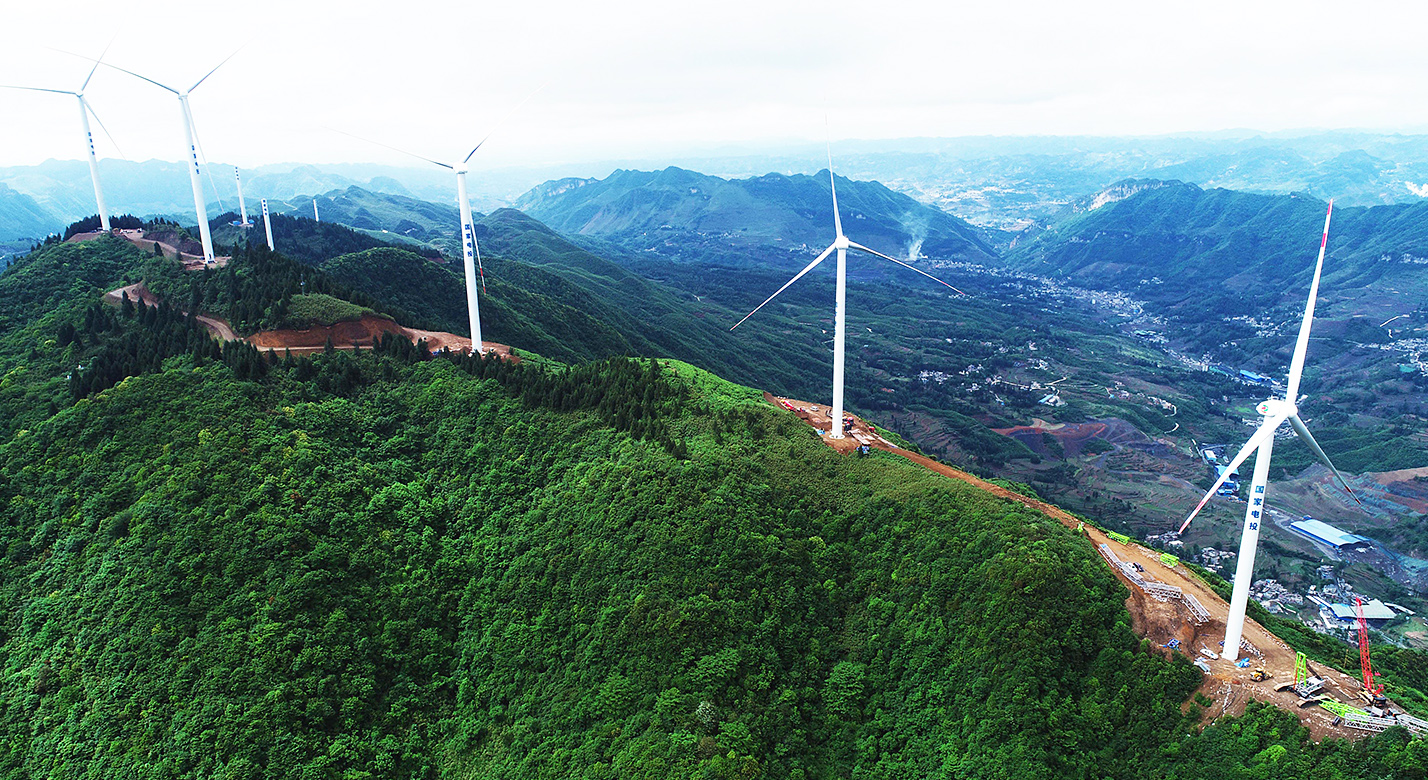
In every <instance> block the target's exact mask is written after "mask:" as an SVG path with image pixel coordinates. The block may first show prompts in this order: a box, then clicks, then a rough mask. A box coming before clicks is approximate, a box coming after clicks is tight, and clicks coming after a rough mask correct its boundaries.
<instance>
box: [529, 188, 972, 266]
mask: <svg viewBox="0 0 1428 780" xmlns="http://www.w3.org/2000/svg"><path fill="white" fill-rule="evenodd" d="M838 202H839V205H840V207H841V208H842V209H843V214H842V216H843V219H844V224H845V229H846V230H847V231H848V233H849V235H850V236H851V237H853V238H854V239H855V240H857V241H858V242H860V243H863V244H866V245H867V246H869V247H872V248H873V249H876V250H878V251H881V252H885V253H887V254H890V255H892V256H894V257H906V256H908V253H909V250H910V249H915V248H920V251H921V252H922V254H924V255H926V256H927V257H929V258H932V259H937V260H965V261H969V262H984V261H986V260H988V259H990V258H992V257H994V256H995V254H996V253H995V251H994V250H993V249H992V248H991V247H990V245H988V244H987V242H986V241H985V240H984V239H983V238H982V236H981V235H980V233H979V232H978V230H977V229H976V228H973V227H972V226H971V225H968V224H967V223H965V222H963V221H962V220H959V219H957V218H956V217H953V216H951V215H949V214H945V213H943V212H941V211H938V210H937V209H934V208H931V207H929V206H925V205H923V204H921V203H918V202H917V201H915V200H913V199H912V198H909V197H907V196H906V195H902V194H899V193H896V192H893V191H892V190H889V189H888V188H886V187H884V186H883V185H881V184H879V183H877V182H862V181H852V180H849V179H844V178H842V177H839V179H838ZM516 207H517V208H519V209H521V210H522V211H525V212H527V213H529V214H530V215H531V216H533V217H535V218H537V219H539V220H541V221H542V222H545V223H546V224H548V225H550V226H551V227H552V228H554V229H555V230H557V231H560V232H562V233H565V234H568V235H581V236H592V237H598V238H604V239H608V240H612V241H616V242H618V243H621V244H624V245H625V246H627V247H630V248H634V249H638V250H650V251H657V252H668V253H671V254H674V255H676V256H679V257H681V258H682V259H687V260H697V259H699V257H700V256H701V253H702V252H705V251H709V250H710V249H711V248H713V247H737V248H744V249H749V250H754V249H758V250H760V251H761V252H763V253H768V252H770V251H773V252H778V253H787V252H791V251H795V250H796V249H799V248H802V249H804V250H806V249H809V248H811V249H813V251H815V252H816V251H818V250H821V249H822V248H823V247H825V246H827V245H828V243H830V242H831V241H832V228H833V207H832V201H831V197H830V192H829V184H828V174H827V171H823V172H821V173H820V174H817V175H814V176H804V175H796V176H784V175H782V174H768V175H766V176H759V177H755V178H750V179H732V180H731V179H720V178H718V177H715V176H706V175H704V174H700V173H695V172H694V171H687V170H683V169H680V168H666V169H664V170H662V171H652V172H646V171H616V172H615V173H613V174H611V175H610V176H609V177H608V178H605V179H603V180H595V179H562V180H559V181H553V182H547V183H546V184H543V185H541V186H539V187H536V188H535V189H533V190H531V191H530V192H528V193H526V194H525V195H523V196H521V198H520V200H518V201H517V202H516ZM696 237H697V238H698V239H703V241H699V240H696ZM671 239H674V240H671Z"/></svg>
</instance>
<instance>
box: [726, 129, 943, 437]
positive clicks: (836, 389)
mask: <svg viewBox="0 0 1428 780" xmlns="http://www.w3.org/2000/svg"><path fill="white" fill-rule="evenodd" d="M828 184H829V187H830V189H831V190H832V193H833V231H834V234H835V237H834V239H833V243H832V244H830V245H829V246H828V248H827V249H825V250H823V253H822V254H820V255H818V257H816V258H814V259H813V262H811V263H809V264H808V265H807V266H805V267H804V269H803V270H802V271H799V272H798V274H797V275H795V276H794V277H793V278H792V279H789V280H788V282H787V283H786V284H784V286H782V287H780V288H778V290H777V291H776V292H775V293H774V294H773V295H770V296H769V297H768V298H767V299H765V300H764V302H763V303H761V304H759V305H758V306H755V307H754V310H753V311H751V312H749V313H748V314H746V315H744V319H742V320H739V321H738V322H736V323H734V327H733V328H730V329H729V330H733V329H734V328H737V327H739V326H740V325H743V324H744V322H745V321H747V320H748V319H749V318H750V317H752V316H754V314H756V313H757V312H758V310H759V309H762V308H763V307H764V306H765V305H767V304H768V302H769V301H772V300H773V299H774V298H777V297H778V295H779V293H781V292H783V291H784V290H787V289H788V288H789V286H790V285H792V284H793V283H794V282H796V281H798V280H799V279H802V278H803V275H804V274H806V273H808V272H809V271H812V270H813V268H814V267H815V266H817V265H818V264H819V263H821V262H823V261H824V260H826V259H828V255H829V254H831V253H833V252H834V251H836V252H837V253H838V287H837V293H836V295H835V296H834V299H835V301H836V308H835V313H834V316H833V413H832V414H833V428H832V431H831V432H830V433H829V436H830V437H831V438H834V439H841V438H843V340H844V330H845V326H846V324H847V323H846V320H847V310H848V306H847V298H848V294H847V293H848V250H849V249H857V250H859V251H862V252H867V253H868V254H870V255H876V256H878V257H881V258H883V259H884V260H891V261H892V262H894V263H897V264H898V265H900V266H902V267H903V268H909V269H911V270H913V271H916V272H917V273H920V274H922V275H923V276H926V277H927V278H928V279H931V280H932V281H934V282H937V283H938V284H941V285H943V286H945V287H948V288H950V289H952V290H953V291H955V292H956V293H957V294H959V295H965V294H966V293H963V292H962V291H961V290H958V289H957V288H956V287H953V286H952V285H950V284H947V283H946V282H944V281H942V280H941V279H938V278H937V277H935V276H933V275H932V274H929V273H927V272H926V271H923V270H921V269H918V268H913V267H912V266H911V265H908V264H907V263H904V262H903V261H901V260H898V259H897V258H895V257H889V256H888V255H885V254H883V253H882V252H879V251H877V250H875V249H869V248H867V247H865V246H863V245H862V244H858V243H855V242H853V241H850V240H849V239H848V237H847V236H845V235H843V219H842V217H840V216H839V215H838V183H837V181H836V180H835V179H834V177H833V150H832V147H831V145H830V147H829V150H828Z"/></svg>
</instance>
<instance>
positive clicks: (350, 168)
mask: <svg viewBox="0 0 1428 780" xmlns="http://www.w3.org/2000/svg"><path fill="white" fill-rule="evenodd" d="M834 151H835V163H836V168H837V171H838V173H839V175H842V176H847V177H848V178H850V179H857V180H872V181H879V182H882V183H883V184H885V185H887V187H889V188H890V189H892V190H895V191H897V192H901V193H904V194H907V195H911V196H912V197H914V198H915V199H917V200H919V201H921V202H923V203H927V204H931V205H935V206H937V207H939V208H941V209H943V210H944V211H947V212H948V213H950V214H954V215H956V216H958V217H960V218H962V219H966V220H968V221H970V222H972V223H974V224H977V225H982V226H990V227H996V228H1001V229H1008V230H1018V229H1021V228H1024V227H1027V226H1041V225H1046V224H1049V223H1050V222H1051V221H1052V220H1053V219H1054V218H1055V217H1056V215H1057V214H1058V213H1059V212H1060V211H1061V210H1062V209H1064V208H1066V207H1067V206H1069V205H1071V204H1072V203H1075V202H1076V201H1078V200H1080V199H1083V198H1086V197H1088V196H1091V195H1094V194H1095V193H1096V192H1099V191H1100V190H1102V189H1104V188H1106V187H1108V186H1110V185H1111V184H1113V183H1114V182H1117V181H1120V180H1122V179H1127V178H1138V179H1139V178H1154V179H1161V180H1170V179H1178V180H1181V181H1186V182H1190V183H1193V184H1197V185H1200V186H1202V187H1224V188H1227V189H1235V190H1242V191H1247V192H1262V193H1279V194H1287V193H1290V192H1305V193H1308V194H1311V195H1314V196H1316V197H1320V198H1328V197H1334V198H1336V199H1337V200H1338V202H1340V203H1341V204H1343V205H1346V206H1348V205H1372V204H1394V203H1410V202H1415V201H1417V200H1419V199H1420V198H1421V197H1422V196H1423V195H1428V136H1424V135H1395V134H1383V133H1366V132H1313V133H1297V134H1269V135H1265V134H1259V133H1252V132H1248V131H1245V132H1225V133H1215V134H1199V135H1177V136H1158V137H1149V138H1103V137H1070V136H1045V137H965V138H911V139H895V140H878V141H842V142H839V143H838V144H837V145H836V146H835V150H834ZM670 165H674V166H678V167H681V168H685V169H689V170H697V171H700V172H702V173H705V174H708V175H712V176H718V177H722V178H739V179H742V178H750V177H757V176H762V175H764V174H767V173H781V174H785V175H793V174H799V173H803V174H812V173H815V172H817V171H818V170H820V169H823V168H825V167H826V165H827V157H826V155H825V153H824V149H823V147H822V146H821V145H820V144H790V145H783V146H780V147H774V148H767V147H766V148H747V149H743V148H741V149H723V150H717V151H711V152H709V153H706V154H691V155H685V156H680V157H674V158H663V159H659V160H638V159H636V160H607V161H597V162H590V163H578V164H562V165H552V166H546V167H526V168H508V169H497V170H491V171H477V172H475V173H473V175H472V176H471V188H472V198H473V206H474V207H475V208H477V209H478V210H482V211H487V210H491V209H493V208H496V207H499V206H504V205H513V204H514V203H515V202H516V201H517V199H518V198H519V197H520V196H521V194H522V193H524V192H526V191H528V190H530V189H531V188H532V187H536V186H537V185H540V184H541V183H543V182H547V181H551V180H557V179H563V178H570V177H575V178H591V177H598V178H604V177H607V176H609V175H610V174H611V173H612V172H613V171H616V170H619V169H643V170H657V169H663V168H665V167H668V166H670ZM100 170H101V175H102V176H103V178H104V181H105V186H106V188H107V190H106V191H107V192H108V193H109V195H108V200H109V203H110V209H111V210H112V211H114V212H116V213H121V212H130V213H135V214H139V215H148V214H173V215H180V214H184V213H186V212H190V211H191V210H192V197H191V195H190V193H189V184H188V179H187V177H186V176H185V174H184V171H183V166H182V165H181V164H180V163H176V162H162V161H156V160H150V161H147V162H142V163H135V162H130V161H127V160H115V159H107V160H102V161H101V162H100ZM209 172H210V181H207V182H205V189H206V190H207V191H208V192H209V197H210V198H212V199H213V200H214V211H213V212H212V213H215V214H216V213H219V212H221V211H223V210H225V209H228V208H234V207H235V202H236V189H235V186H234V181H233V172H232V169H231V167H230V166H227V165H219V164H215V165H213V166H211V167H210V169H209ZM0 184H5V185H7V186H8V187H9V188H10V189H11V190H13V191H14V192H13V193H7V192H4V191H0V241H5V240H7V237H9V239H14V238H34V237H36V235H35V233H34V231H36V230H39V231H43V230H44V228H43V227H39V228H37V227H35V225H34V224H31V223H30V222H29V221H25V220H20V219H17V218H15V217H13V216H10V214H11V212H12V211H14V210H15V209H19V208H26V209H31V208H32V207H28V206H24V207H22V206H16V205H15V204H14V203H13V202H12V201H13V200H14V194H15V193H18V194H20V195H24V196H28V197H29V198H30V199H32V200H33V201H34V203H35V204H37V205H38V206H39V207H40V209H42V211H43V213H45V214H48V215H49V218H50V224H51V225H52V227H50V228H49V230H55V229H58V228H59V227H62V226H63V225H65V224H68V223H69V222H72V221H73V220H75V219H77V218H79V217H81V216H84V215H86V214H91V213H93V210H94V206H93V197H94V196H93V192H92V189H91V186H90V183H89V176H88V169H87V166H86V165H85V164H84V163H82V162H80V161H55V160H51V161H48V162H45V163H43V164H41V165H33V166H18V167H9V168H0ZM352 186H358V187H362V188H363V189H366V190H369V191H372V192H379V193H386V194H392V195H405V196H409V197H414V198H418V199H422V200H428V201H432V202H435V203H450V202H452V201H453V200H454V197H453V192H452V190H453V187H452V181H451V175H450V173H449V172H447V171H443V170H441V169H439V168H436V167H434V166H431V167H421V168H419V167H400V166H384V165H368V164H323V165H305V164H297V163H283V164H274V165H264V166H260V167H258V168H255V169H251V170H245V171H244V190H245V193H246V194H247V195H248V197H249V198H250V200H251V201H252V203H253V205H254V206H255V207H256V203H257V199H258V198H259V197H267V198H270V199H279V200H288V199H292V198H295V197H296V196H299V195H309V194H311V193H316V192H330V191H332V190H335V189H346V188H348V187H352Z"/></svg>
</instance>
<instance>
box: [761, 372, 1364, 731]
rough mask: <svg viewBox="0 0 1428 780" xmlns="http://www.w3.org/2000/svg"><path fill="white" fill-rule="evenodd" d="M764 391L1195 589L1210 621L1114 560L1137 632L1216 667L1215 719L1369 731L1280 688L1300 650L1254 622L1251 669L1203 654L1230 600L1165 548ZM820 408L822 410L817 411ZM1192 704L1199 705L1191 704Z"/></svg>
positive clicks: (1339, 684)
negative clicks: (1123, 536) (1118, 537)
mask: <svg viewBox="0 0 1428 780" xmlns="http://www.w3.org/2000/svg"><path fill="white" fill-rule="evenodd" d="M764 397H765V398H766V399H767V400H769V401H770V402H771V403H773V404H774V405H776V406H783V403H780V402H785V403H787V404H788V406H791V407H792V411H793V413H794V414H795V415H797V416H798V417H799V419H802V420H803V421H804V422H806V423H808V424H809V425H812V426H813V427H814V428H816V429H818V430H819V431H823V432H825V435H824V436H823V441H824V442H825V443H827V444H828V445H829V446H831V447H833V448H834V449H836V450H838V451H839V452H843V453H849V452H852V451H854V450H856V449H857V448H858V447H859V446H860V444H863V443H866V444H868V446H871V447H873V448H876V449H879V450H883V451H885V452H888V453H891V454H893V455H897V456H898V457H901V458H906V459H907V460H909V461H912V462H913V463H916V464H918V465H919V466H922V467H923V468H926V469H928V470H930V471H935V472H937V473H938V474H941V475H943V476H945V477H949V478H951V479H956V480H960V481H962V482H965V483H967V484H969V485H972V486H974V487H977V488H979V489H981V490H985V491H986V492H988V493H991V494H993V495H995V496H998V497H1000V498H1004V499H1006V500H1008V501H1015V502H1017V503H1019V504H1023V505H1025V506H1028V507H1030V508H1032V509H1035V510H1037V511H1039V512H1042V513H1043V514H1045V515H1047V516H1048V517H1051V518H1054V519H1055V520H1057V521H1059V522H1060V523H1061V524H1062V525H1065V526H1066V527H1067V528H1070V529H1071V530H1073V531H1077V532H1078V533H1079V534H1080V535H1082V536H1084V537H1085V538H1086V539H1087V541H1089V542H1090V544H1091V546H1092V548H1093V549H1098V548H1099V546H1100V545H1102V544H1104V545H1106V546H1107V547H1109V548H1110V549H1111V551H1112V552H1113V553H1114V555H1115V556H1116V557H1117V558H1118V559H1119V560H1122V561H1128V562H1130V563H1132V564H1139V566H1140V568H1141V569H1143V570H1144V572H1143V574H1142V576H1143V578H1144V579H1147V580H1154V581H1157V582H1161V583H1164V584H1166V585H1171V586H1174V587H1177V588H1180V589H1181V591H1182V592H1184V593H1188V594H1191V595H1193V596H1194V597H1195V599H1196V600H1197V601H1198V602H1199V603H1200V604H1201V606H1203V607H1204V608H1205V610H1206V611H1207V612H1208V613H1209V620H1208V621H1206V622H1204V623H1199V624H1197V623H1196V621H1195V620H1193V619H1191V616H1190V613H1189V610H1188V608H1187V607H1186V606H1185V605H1184V603H1183V602H1181V601H1176V600H1172V601H1157V600H1156V599H1154V598H1152V597H1151V596H1149V595H1148V594H1147V593H1146V592H1145V591H1144V590H1142V589H1141V588H1140V587H1139V586H1137V585H1136V584H1135V583H1133V582H1132V581H1131V580H1130V579H1129V577H1128V576H1127V575H1126V574H1125V573H1124V572H1123V571H1121V570H1119V569H1117V568H1114V567H1109V564H1107V565H1108V567H1109V568H1111V571H1112V572H1113V573H1114V574H1115V575H1116V577H1117V578H1118V579H1120V580H1121V582H1122V584H1124V585H1125V586H1126V588H1127V589H1128V590H1129V591H1130V597H1129V598H1127V599H1126V609H1127V610H1128V611H1129V612H1130V614H1131V622H1132V627H1133V628H1134V630H1135V631H1136V633H1137V634H1139V635H1140V636H1142V637H1144V638H1146V639H1149V640H1150V641H1151V642H1153V643H1154V644H1155V646H1156V647H1159V648H1163V647H1164V645H1166V644H1168V643H1169V642H1170V640H1172V639H1179V640H1180V646H1181V648H1182V652H1184V653H1185V654H1186V655H1188V656H1190V657H1191V658H1192V659H1194V658H1198V659H1200V660H1202V661H1205V662H1206V663H1208V664H1209V666H1210V673H1209V674H1207V675H1205V679H1204V682H1203V684H1202V685H1201V686H1200V692H1202V693H1204V694H1205V695H1206V696H1208V697H1210V698H1211V699H1213V700H1214V704H1213V705H1212V706H1211V707H1210V709H1209V712H1208V715H1209V717H1208V718H1207V722H1208V720H1212V719H1214V718H1216V717H1218V716H1220V715H1224V714H1230V715H1238V714H1241V713H1243V712H1244V709H1245V705H1246V704H1248V703H1249V701H1250V700H1251V699H1258V700H1259V701H1264V702H1269V703H1272V704H1274V705H1275V706H1277V707H1279V708H1280V709H1282V710H1285V711H1286V712H1289V713H1291V714H1293V715H1294V716H1296V717H1297V718H1299V720H1300V722H1301V723H1303V724H1304V725H1305V726H1307V727H1308V728H1309V730H1310V733H1311V734H1313V736H1314V738H1315V739H1323V738H1325V737H1330V736H1333V737H1345V738H1350V739H1356V738H1359V737H1362V736H1364V735H1365V732H1363V731H1357V730H1354V729H1349V728H1346V727H1343V726H1335V725H1333V720H1334V715H1333V714H1332V713H1330V712H1328V711H1327V710H1324V709H1322V708H1319V707H1309V708H1304V709H1301V708H1300V707H1299V704H1300V699H1299V697H1298V696H1297V695H1295V694H1294V693H1292V692H1288V691H1285V692H1280V691H1276V690H1274V687H1275V686H1276V685H1278V684H1280V683H1283V682H1287V681H1292V680H1293V679H1294V659H1295V652H1294V650H1293V648H1291V647H1290V646H1289V645H1287V644H1285V643H1284V642H1283V641H1282V640H1280V639H1279V638H1278V637H1276V636H1274V635H1273V634H1271V633H1269V631H1267V630H1266V629H1265V628H1264V627H1263V626H1261V625H1260V624H1259V623H1256V622H1255V621H1253V620H1249V619H1246V620H1245V626H1244V638H1245V639H1247V640H1248V641H1249V643H1250V644H1251V645H1253V646H1254V648H1255V650H1256V651H1257V652H1258V657H1256V656H1254V655H1248V654H1244V655H1246V657H1249V658H1251V659H1252V663H1251V665H1250V666H1249V667H1247V668H1243V669H1241V668H1238V667H1236V666H1235V665H1234V664H1232V663H1230V662H1229V661H1227V660H1225V659H1223V658H1215V659H1211V658H1207V657H1206V656H1205V655H1203V654H1202V653H1201V652H1200V651H1201V650H1202V649H1204V650H1208V651H1210V652H1213V653H1215V654H1216V655H1218V654H1219V652H1220V650H1221V647H1220V642H1221V641H1222V640H1223V638H1224V636H1225V624H1226V621H1227V620H1228V619H1229V611H1230V605H1229V603H1228V602H1226V601H1225V600H1224V599H1222V598H1220V596H1219V594H1217V593H1215V591H1214V590H1212V589H1211V588H1210V586H1209V585H1208V584H1206V583H1205V582H1204V581H1203V580H1201V579H1200V578H1199V577H1198V576H1197V575H1195V574H1194V573H1193V572H1191V571H1190V570H1189V569H1187V568H1186V567H1185V566H1184V565H1183V564H1181V565H1176V566H1174V567H1170V566H1166V565H1165V564H1164V563H1162V562H1161V559H1160V553H1159V552H1156V551H1153V550H1150V549H1148V548H1146V547H1142V546H1141V545H1139V544H1136V543H1134V542H1132V543H1130V544H1121V543H1119V542H1116V541H1114V540H1112V539H1111V538H1110V537H1109V536H1107V535H1106V533H1105V532H1104V531H1102V530H1100V529H1099V528H1096V527H1094V526H1092V525H1089V524H1085V523H1082V521H1081V520H1079V519H1078V518H1076V517H1075V516H1074V515H1072V514H1070V513H1069V512H1067V511H1065V510H1063V509H1061V508H1060V507H1057V506H1055V505H1053V504H1048V503H1046V502H1045V501H1040V500H1037V499H1035V498H1031V497H1030V496H1024V495H1022V494H1020V493H1017V492H1015V491H1012V490H1008V489H1006V488H1004V487H1001V486H1000V485H994V484H992V483H991V482H988V481H986V480H984V479H981V478H980V477H976V476H973V475H971V474H968V473H967V472H965V471H961V470H959V469H956V468H953V467H951V466H949V465H947V464H945V463H941V462H939V461H935V460H933V459H931V458H927V457H924V456H922V455H917V454H915V453H913V452H910V451H908V450H905V449H902V448H900V447H897V446H896V445H894V444H892V443H891V442H889V441H888V440H886V439H884V438H883V437H882V436H881V435H880V434H878V433H877V430H876V429H875V428H873V426H871V425H869V424H868V423H866V422H865V421H863V420H862V419H860V418H857V417H856V416H854V417H853V424H852V425H851V426H848V430H849V436H848V437H846V438H844V439H842V440H841V441H839V440H832V439H829V438H828V437H827V435H826V431H827V430H828V429H829V427H830V425H831V420H830V418H829V416H828V410H827V408H826V407H824V406H822V405H818V404H810V403H808V402H805V401H799V400H795V399H791V398H778V397H776V396H771V395H769V394H767V393H765V395H764ZM784 408H788V407H784ZM815 409H816V410H817V411H814V410H815ZM1097 558H1098V559H1101V560H1104V559H1103V558H1101V555H1100V553H1099V550H1098V552H1097ZM1163 652H1165V653H1166V654H1167V655H1168V654H1169V653H1171V652H1173V651H1171V650H1163ZM1255 666H1263V667H1264V669H1265V671H1267V672H1269V673H1270V675H1271V677H1270V679H1268V680H1265V681H1262V682H1254V681H1252V680H1250V672H1251V671H1252V670H1253V669H1254V667H1255ZM1311 668H1312V669H1313V671H1314V672H1315V673H1316V674H1318V675H1320V676H1321V677H1323V678H1324V679H1325V680H1326V684H1325V691H1324V692H1325V693H1326V694H1327V695H1329V696H1331V697H1333V698H1335V699H1337V700H1339V701H1341V702H1343V703H1345V704H1350V705H1353V706H1361V705H1362V702H1361V701H1360V700H1359V698H1358V695H1357V691H1358V689H1359V684H1358V682H1357V681H1356V680H1354V679H1352V678H1350V677H1349V676H1348V675H1345V674H1343V673H1341V672H1338V671H1336V670H1333V669H1329V668H1326V667H1320V666H1319V665H1318V664H1313V663H1311ZM1187 706H1193V705H1189V704H1187Z"/></svg>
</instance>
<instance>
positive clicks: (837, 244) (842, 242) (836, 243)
mask: <svg viewBox="0 0 1428 780" xmlns="http://www.w3.org/2000/svg"><path fill="white" fill-rule="evenodd" d="M852 245H853V242H852V241H849V240H848V237H847V236H845V235H843V234H842V233H841V232H840V233H839V234H838V237H837V238H835V239H833V248H834V249H837V250H840V251H847V250H848V248H849V247H851V246H852Z"/></svg>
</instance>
